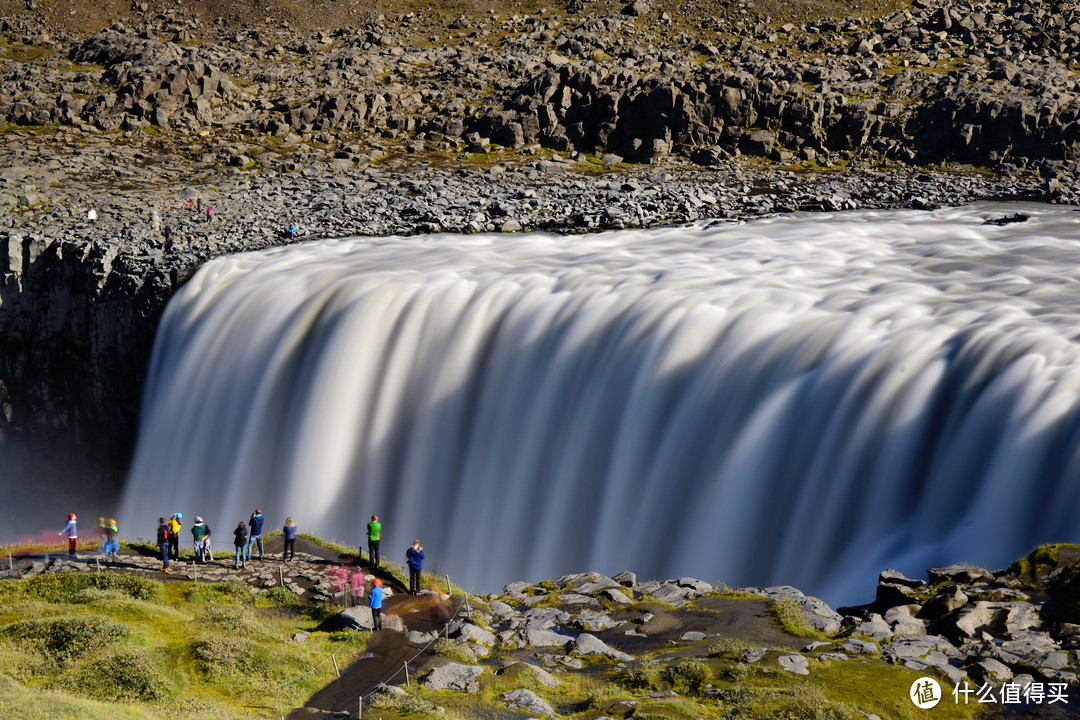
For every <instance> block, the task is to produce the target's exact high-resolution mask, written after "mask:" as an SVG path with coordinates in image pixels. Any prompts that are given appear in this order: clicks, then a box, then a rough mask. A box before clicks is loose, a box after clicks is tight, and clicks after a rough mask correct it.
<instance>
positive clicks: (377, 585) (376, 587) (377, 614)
mask: <svg viewBox="0 0 1080 720" xmlns="http://www.w3.org/2000/svg"><path fill="white" fill-rule="evenodd" d="M382 596H383V589H382V580H380V579H379V578H375V580H374V582H372V583H371V594H370V595H369V596H368V608H369V609H370V610H371V621H372V622H373V623H374V624H375V629H376V630H382Z"/></svg>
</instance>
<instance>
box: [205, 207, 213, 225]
mask: <svg viewBox="0 0 1080 720" xmlns="http://www.w3.org/2000/svg"><path fill="white" fill-rule="evenodd" d="M213 219H214V208H212V207H210V206H209V205H207V206H206V222H210V221H211V220H213Z"/></svg>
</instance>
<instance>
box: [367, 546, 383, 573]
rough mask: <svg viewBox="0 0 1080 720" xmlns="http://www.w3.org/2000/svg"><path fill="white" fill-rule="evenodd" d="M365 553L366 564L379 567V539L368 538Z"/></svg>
mask: <svg viewBox="0 0 1080 720" xmlns="http://www.w3.org/2000/svg"><path fill="white" fill-rule="evenodd" d="M367 554H368V565H370V566H371V567H379V562H380V560H381V558H380V557H379V541H378V540H368V541H367Z"/></svg>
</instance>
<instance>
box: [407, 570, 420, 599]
mask: <svg viewBox="0 0 1080 720" xmlns="http://www.w3.org/2000/svg"><path fill="white" fill-rule="evenodd" d="M409 592H410V593H412V594H413V595H419V594H420V569H419V568H409Z"/></svg>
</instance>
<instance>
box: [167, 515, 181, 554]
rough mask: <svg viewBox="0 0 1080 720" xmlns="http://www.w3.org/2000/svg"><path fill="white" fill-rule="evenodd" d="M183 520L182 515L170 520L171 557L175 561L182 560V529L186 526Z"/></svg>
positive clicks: (174, 516)
mask: <svg viewBox="0 0 1080 720" xmlns="http://www.w3.org/2000/svg"><path fill="white" fill-rule="evenodd" d="M183 519H184V516H183V515H182V514H181V513H176V514H175V515H173V516H172V517H171V518H169V557H171V558H172V559H173V560H179V559H180V528H181V527H182V526H183V525H184V523H183Z"/></svg>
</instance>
